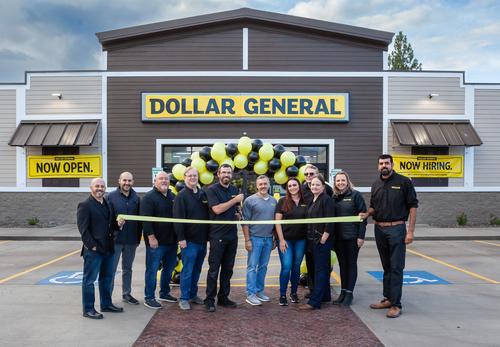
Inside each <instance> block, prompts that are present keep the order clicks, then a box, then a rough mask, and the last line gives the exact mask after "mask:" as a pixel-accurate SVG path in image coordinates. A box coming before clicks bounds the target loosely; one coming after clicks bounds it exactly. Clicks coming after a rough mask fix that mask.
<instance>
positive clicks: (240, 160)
mask: <svg viewBox="0 0 500 347" xmlns="http://www.w3.org/2000/svg"><path fill="white" fill-rule="evenodd" d="M233 162H234V166H236V167H237V168H238V169H244V168H246V167H247V165H248V159H247V156H246V155H244V154H241V153H240V154H237V155H236V157H234V159H233Z"/></svg>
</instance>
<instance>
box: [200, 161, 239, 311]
mask: <svg viewBox="0 0 500 347" xmlns="http://www.w3.org/2000/svg"><path fill="white" fill-rule="evenodd" d="M232 176H233V169H232V167H231V166H230V165H228V164H222V165H221V166H220V167H219V169H218V171H217V177H218V179H219V182H218V183H215V184H213V185H211V186H210V187H209V188H208V189H207V197H208V206H209V208H210V219H211V220H215V221H217V220H221V221H234V220H236V219H237V216H238V207H239V205H240V204H241V202H242V201H243V194H238V188H236V187H235V186H233V185H231V184H230V182H231V178H232ZM209 241H210V253H209V255H208V265H209V269H208V273H207V297H206V299H205V306H206V308H207V311H208V312H215V296H216V295H217V304H218V305H220V306H225V307H231V308H234V307H236V303H235V302H234V301H232V300H230V299H229V292H230V289H231V287H230V280H231V277H232V276H233V267H234V259H235V257H236V250H237V249H238V229H237V228H236V225H230V224H228V225H226V224H211V225H210V232H209ZM219 270H220V288H219V292H218V293H217V277H219Z"/></svg>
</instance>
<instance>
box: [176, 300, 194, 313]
mask: <svg viewBox="0 0 500 347" xmlns="http://www.w3.org/2000/svg"><path fill="white" fill-rule="evenodd" d="M179 307H180V309H181V310H183V311H187V310H190V309H191V305H190V304H189V301H187V300H179Z"/></svg>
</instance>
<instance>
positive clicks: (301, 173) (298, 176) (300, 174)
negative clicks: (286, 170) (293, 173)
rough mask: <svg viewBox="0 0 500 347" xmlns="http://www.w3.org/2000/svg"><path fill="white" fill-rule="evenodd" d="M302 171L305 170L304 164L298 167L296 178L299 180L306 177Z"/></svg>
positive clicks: (302, 180)
mask: <svg viewBox="0 0 500 347" xmlns="http://www.w3.org/2000/svg"><path fill="white" fill-rule="evenodd" d="M304 171H306V166H305V165H302V166H301V167H300V168H299V173H298V175H297V178H298V179H299V181H300V182H304V181H305V179H306V176H305V175H304Z"/></svg>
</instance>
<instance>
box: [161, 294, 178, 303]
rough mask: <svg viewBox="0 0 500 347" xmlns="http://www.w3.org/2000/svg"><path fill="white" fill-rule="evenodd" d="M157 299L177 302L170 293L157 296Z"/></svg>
mask: <svg viewBox="0 0 500 347" xmlns="http://www.w3.org/2000/svg"><path fill="white" fill-rule="evenodd" d="M158 300H160V301H166V302H177V298H176V297H174V296H172V295H170V294H166V295H162V296H160V297H159V298H158Z"/></svg>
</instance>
